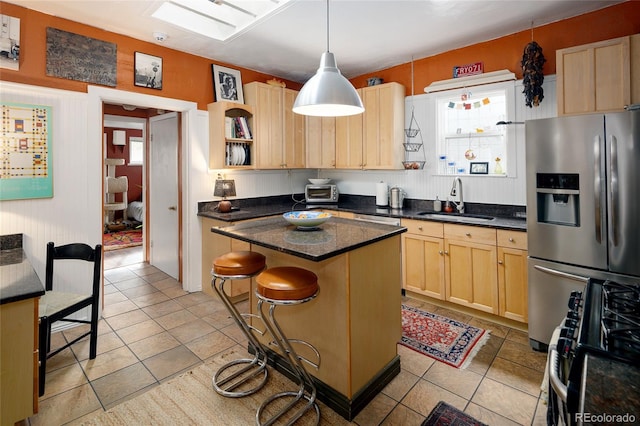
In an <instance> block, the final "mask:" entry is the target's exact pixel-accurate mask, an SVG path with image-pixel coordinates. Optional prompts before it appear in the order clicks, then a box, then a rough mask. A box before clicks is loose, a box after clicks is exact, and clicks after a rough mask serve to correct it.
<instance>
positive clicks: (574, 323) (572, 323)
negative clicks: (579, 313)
mask: <svg viewBox="0 0 640 426" xmlns="http://www.w3.org/2000/svg"><path fill="white" fill-rule="evenodd" d="M564 326H565V327H567V328H571V329H574V330H575V329H576V328H577V327H578V320H577V319H575V318H565V320H564Z"/></svg>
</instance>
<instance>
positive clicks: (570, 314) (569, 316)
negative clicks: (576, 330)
mask: <svg viewBox="0 0 640 426" xmlns="http://www.w3.org/2000/svg"><path fill="white" fill-rule="evenodd" d="M567 319H569V320H572V321H576V322H577V321H578V320H579V319H580V314H579V313H578V311H569V312H567Z"/></svg>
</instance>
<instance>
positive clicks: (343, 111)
mask: <svg viewBox="0 0 640 426" xmlns="http://www.w3.org/2000/svg"><path fill="white" fill-rule="evenodd" d="M293 112H295V113H296V114H302V115H312V116H317V117H340V116H345V115H355V114H361V113H363V112H364V106H363V105H362V100H361V99H360V96H358V92H356V89H355V87H353V85H352V84H351V83H350V82H349V80H347V79H346V78H344V76H343V75H342V74H341V73H340V70H339V69H338V66H337V64H336V59H335V57H334V56H333V53H331V52H330V51H329V0H327V51H326V52H324V53H323V54H322V57H321V58H320V67H319V68H318V71H317V72H316V74H315V75H314V76H313V77H311V78H310V79H309V81H307V82H306V83H305V85H304V86H303V87H302V89H301V90H300V93H298V97H297V98H296V101H295V103H294V104H293Z"/></svg>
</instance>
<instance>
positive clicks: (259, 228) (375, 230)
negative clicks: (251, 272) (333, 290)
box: [211, 217, 407, 262]
mask: <svg viewBox="0 0 640 426" xmlns="http://www.w3.org/2000/svg"><path fill="white" fill-rule="evenodd" d="M406 230H407V229H406V228H404V227H401V226H393V225H381V224H375V223H369V222H356V221H354V220H350V219H342V218H339V217H332V218H331V219H329V220H328V221H327V222H325V223H323V224H322V225H320V226H319V227H318V229H317V230H312V231H309V230H298V229H297V227H296V226H294V225H290V224H289V222H287V221H286V220H284V218H282V217H269V218H263V219H259V220H255V221H251V222H245V223H239V224H237V225H228V226H219V227H218V226H214V227H212V228H211V232H214V233H217V234H221V235H225V236H228V237H231V238H237V239H239V240H242V241H247V242H249V243H251V244H257V245H259V246H262V247H266V248H269V249H273V250H278V251H280V252H283V253H287V254H291V255H293V256H298V257H302V258H304V259H308V260H313V261H316V262H319V261H321V260H325V259H328V258H330V257H333V256H337V255H339V254H342V253H346V252H348V251H351V250H355V249H357V248H359V247H363V246H365V245H368V244H373V243H375V242H377V241H380V240H384V239H386V238H390V237H393V236H395V235H399V234H401V233H403V232H406Z"/></svg>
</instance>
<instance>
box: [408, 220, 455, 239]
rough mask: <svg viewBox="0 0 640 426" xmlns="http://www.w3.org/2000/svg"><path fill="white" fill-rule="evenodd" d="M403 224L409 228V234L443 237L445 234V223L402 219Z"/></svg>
mask: <svg viewBox="0 0 640 426" xmlns="http://www.w3.org/2000/svg"><path fill="white" fill-rule="evenodd" d="M400 223H401V225H402V226H404V227H405V228H407V232H408V233H409V234H418V235H428V236H430V237H436V238H442V237H443V235H444V231H443V226H442V225H443V224H442V223H439V222H431V221H427V220H414V219H402V220H401V221H400Z"/></svg>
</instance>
